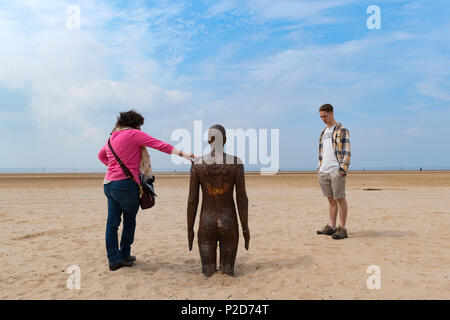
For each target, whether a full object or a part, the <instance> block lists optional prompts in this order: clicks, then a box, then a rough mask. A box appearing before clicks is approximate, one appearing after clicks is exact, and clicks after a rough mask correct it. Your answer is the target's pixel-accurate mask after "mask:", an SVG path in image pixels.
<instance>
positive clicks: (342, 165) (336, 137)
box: [317, 123, 351, 175]
mask: <svg viewBox="0 0 450 320" xmlns="http://www.w3.org/2000/svg"><path fill="white" fill-rule="evenodd" d="M325 130H326V128H325V129H323V131H322V133H321V134H320V139H319V166H318V167H317V170H318V169H320V166H321V165H322V159H323V142H322V137H323V134H324V133H325ZM331 143H332V145H333V150H334V154H335V155H336V159H337V161H338V162H339V170H340V171H342V172H343V173H344V175H346V174H347V171H348V166H349V165H350V156H351V152H350V133H349V132H348V130H347V129H345V128H344V127H343V126H342V124H341V123H336V127H334V130H333V134H332V136H331Z"/></svg>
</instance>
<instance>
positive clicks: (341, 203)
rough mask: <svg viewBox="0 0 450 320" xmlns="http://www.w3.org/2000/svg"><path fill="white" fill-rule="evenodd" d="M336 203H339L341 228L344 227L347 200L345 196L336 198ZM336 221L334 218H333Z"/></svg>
mask: <svg viewBox="0 0 450 320" xmlns="http://www.w3.org/2000/svg"><path fill="white" fill-rule="evenodd" d="M337 203H338V204H339V222H340V223H339V225H340V226H341V227H342V228H345V223H346V222H347V211H348V206H347V201H346V200H345V198H341V199H337ZM334 221H336V219H335V220H334Z"/></svg>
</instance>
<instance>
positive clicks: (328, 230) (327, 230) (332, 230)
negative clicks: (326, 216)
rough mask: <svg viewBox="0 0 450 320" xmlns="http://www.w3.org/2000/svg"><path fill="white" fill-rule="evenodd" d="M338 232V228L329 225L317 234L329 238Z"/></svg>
mask: <svg viewBox="0 0 450 320" xmlns="http://www.w3.org/2000/svg"><path fill="white" fill-rule="evenodd" d="M335 232H336V228H333V227H331V226H330V225H329V224H327V225H326V226H324V227H323V228H322V230H317V234H326V235H327V236H331V235H332V234H334V233H335Z"/></svg>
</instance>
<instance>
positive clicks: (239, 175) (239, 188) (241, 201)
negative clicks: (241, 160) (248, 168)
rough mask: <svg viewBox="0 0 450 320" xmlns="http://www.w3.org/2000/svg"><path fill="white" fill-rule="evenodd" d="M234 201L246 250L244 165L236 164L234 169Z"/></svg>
mask: <svg viewBox="0 0 450 320" xmlns="http://www.w3.org/2000/svg"><path fill="white" fill-rule="evenodd" d="M235 183H236V202H237V207H238V212H239V219H240V220H241V226H242V233H243V235H244V239H245V249H247V250H248V246H249V242H250V230H249V229H248V198H247V192H246V190H245V172H244V165H243V164H238V165H237V170H236V181H235Z"/></svg>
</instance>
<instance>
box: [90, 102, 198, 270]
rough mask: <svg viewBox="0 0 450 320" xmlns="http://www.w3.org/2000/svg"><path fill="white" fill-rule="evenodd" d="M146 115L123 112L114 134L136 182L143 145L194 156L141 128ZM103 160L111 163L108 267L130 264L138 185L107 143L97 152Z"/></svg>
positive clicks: (107, 189) (107, 186)
mask: <svg viewBox="0 0 450 320" xmlns="http://www.w3.org/2000/svg"><path fill="white" fill-rule="evenodd" d="M143 124H144V118H143V117H142V116H141V115H140V114H139V113H137V112H135V111H133V110H131V111H128V112H121V113H120V116H119V117H118V119H117V123H116V127H115V129H114V130H113V132H112V133H111V137H110V139H111V145H112V148H113V149H114V151H115V153H116V154H117V156H118V157H119V158H120V159H121V160H122V161H123V162H124V163H125V165H126V166H127V167H128V169H129V170H130V172H131V174H132V175H133V177H134V179H135V180H136V181H139V173H140V163H141V153H142V147H150V148H153V149H157V150H159V151H161V152H164V153H167V154H172V153H173V154H176V155H179V156H181V157H184V158H186V159H188V160H189V159H191V158H194V155H192V154H190V153H184V152H183V151H180V150H177V149H176V148H174V147H173V146H171V145H170V144H167V143H165V142H163V141H161V140H158V139H155V138H153V137H152V136H149V135H148V134H146V133H145V132H142V131H141V126H142V125H143ZM98 158H99V159H100V161H101V162H103V163H104V164H105V165H107V166H108V171H107V173H106V176H105V181H104V192H105V195H106V197H107V199H108V220H107V222H106V234H105V240H106V252H107V255H108V261H109V269H110V270H111V271H114V270H117V269H119V268H121V267H123V266H128V267H130V266H131V265H133V261H135V260H136V257H134V256H132V255H131V254H130V252H131V244H132V243H133V240H134V231H135V229H136V214H137V212H138V210H139V188H138V186H137V184H136V183H135V182H134V181H133V179H131V178H127V177H126V176H125V174H124V173H123V171H122V169H121V167H120V165H119V163H118V162H117V161H116V159H115V157H114V155H113V154H112V152H111V150H110V148H109V146H108V143H106V144H105V146H104V147H103V148H102V149H101V150H100V152H99V153H98ZM122 213H123V230H122V238H121V240H120V248H119V244H118V237H117V230H118V228H119V225H120V221H121V216H122Z"/></svg>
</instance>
